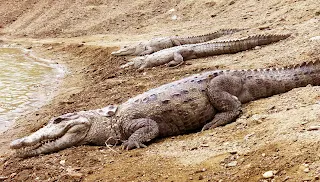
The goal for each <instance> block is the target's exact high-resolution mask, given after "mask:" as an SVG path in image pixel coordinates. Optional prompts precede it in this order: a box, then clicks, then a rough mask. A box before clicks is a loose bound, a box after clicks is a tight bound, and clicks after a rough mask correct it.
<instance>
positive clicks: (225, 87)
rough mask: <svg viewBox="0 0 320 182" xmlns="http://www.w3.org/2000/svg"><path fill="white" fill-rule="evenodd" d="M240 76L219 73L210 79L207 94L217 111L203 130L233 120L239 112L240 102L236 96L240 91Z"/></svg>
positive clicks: (241, 85) (241, 84)
mask: <svg viewBox="0 0 320 182" xmlns="http://www.w3.org/2000/svg"><path fill="white" fill-rule="evenodd" d="M242 87H243V83H242V80H241V78H239V77H235V76H226V75H221V76H218V77H216V78H214V79H212V80H211V81H210V83H209V84H208V88H207V95H208V97H209V99H210V102H211V104H212V105H213V107H214V108H215V109H216V110H217V111H218V113H217V114H216V115H215V116H214V118H213V120H212V121H211V122H209V123H207V124H206V125H205V126H204V127H203V128H202V131H203V130H207V129H212V128H215V127H218V126H222V125H226V124H228V123H231V122H233V121H234V120H235V119H236V118H237V117H238V116H239V114H240V113H241V102H240V101H239V100H238V98H237V97H236V96H238V95H239V94H240V93H241V92H242Z"/></svg>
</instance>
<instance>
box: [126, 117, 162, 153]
mask: <svg viewBox="0 0 320 182" xmlns="http://www.w3.org/2000/svg"><path fill="white" fill-rule="evenodd" d="M123 129H124V131H126V132H125V133H129V134H131V135H130V137H129V138H128V140H127V141H125V142H123V144H122V147H123V149H126V150H130V149H133V148H140V147H146V145H145V144H143V143H145V142H148V141H150V140H152V139H154V138H156V137H157V136H158V135H159V127H158V124H157V123H156V122H155V121H154V120H152V119H147V118H141V119H134V120H132V121H131V122H130V123H129V124H127V125H125V126H124V127H123Z"/></svg>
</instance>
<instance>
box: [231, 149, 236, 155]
mask: <svg viewBox="0 0 320 182" xmlns="http://www.w3.org/2000/svg"><path fill="white" fill-rule="evenodd" d="M229 153H230V154H232V155H234V154H237V153H238V151H236V150H235V151H231V152H229Z"/></svg>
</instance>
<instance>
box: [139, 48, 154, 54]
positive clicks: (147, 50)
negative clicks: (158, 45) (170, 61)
mask: <svg viewBox="0 0 320 182" xmlns="http://www.w3.org/2000/svg"><path fill="white" fill-rule="evenodd" d="M152 53H154V50H153V48H152V47H151V46H146V47H145V50H144V51H143V52H141V53H140V54H138V56H144V55H148V54H152Z"/></svg>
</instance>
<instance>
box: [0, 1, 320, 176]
mask: <svg viewBox="0 0 320 182" xmlns="http://www.w3.org/2000/svg"><path fill="white" fill-rule="evenodd" d="M0 4H1V6H0V12H1V14H2V15H3V16H1V17H0V35H1V36H0V40H2V41H0V42H1V44H10V45H15V46H21V47H25V48H29V49H32V50H33V51H34V52H35V54H36V55H37V56H39V57H43V58H46V59H52V60H53V61H55V62H56V63H57V64H62V65H65V66H66V67H67V68H68V74H67V75H66V77H65V78H64V80H63V81H62V83H61V85H60V86H59V88H58V90H57V91H56V96H55V98H54V99H53V100H52V101H51V102H50V103H49V104H47V105H45V106H44V107H41V108H39V109H38V110H36V111H33V112H31V113H29V114H27V115H24V116H21V118H20V119H19V121H17V122H16V124H15V126H14V127H12V128H11V129H10V130H8V131H6V132H5V133H3V134H1V137H0V144H1V145H0V166H1V168H0V181H317V180H319V176H320V147H319V146H320V131H319V130H310V128H312V127H314V126H319V125H320V123H319V118H320V112H319V110H320V87H319V86H307V87H304V88H297V89H293V90H292V91H289V92H287V93H284V94H280V95H275V96H272V97H270V98H265V99H260V100H257V101H253V102H250V103H248V104H246V105H244V106H243V114H242V115H241V116H240V117H239V118H238V119H237V120H236V122H234V123H232V124H229V125H227V126H224V127H219V128H216V129H213V130H210V131H205V132H198V133H192V134H188V135H182V136H174V137H171V138H165V139H158V140H156V141H155V142H153V143H151V144H150V145H149V146H148V147H147V148H145V149H137V150H132V151H123V150H121V149H120V147H114V148H111V149H110V148H108V147H106V146H80V147H73V148H69V149H66V150H63V151H60V152H57V153H53V154H49V155H42V156H37V157H32V158H28V159H19V158H15V157H14V155H13V151H11V150H10V149H9V147H8V145H9V143H10V141H12V140H13V139H14V138H18V137H22V136H25V135H28V134H30V133H31V132H34V131H36V130H37V129H39V128H40V127H42V126H43V125H44V124H46V122H47V121H48V120H49V119H50V118H51V117H54V116H58V115H61V114H63V113H67V112H74V111H80V110H89V109H96V108H100V107H103V106H106V105H108V104H119V103H122V102H124V101H126V100H127V99H128V98H130V97H132V96H135V95H137V94H139V93H142V92H144V91H146V90H148V89H150V88H154V87H157V86H160V85H162V84H164V83H168V82H170V81H173V80H177V79H179V78H182V77H185V76H187V75H190V74H194V73H200V72H203V71H206V70H215V69H253V68H262V67H281V66H286V65H289V64H298V63H302V62H305V61H315V60H319V59H320V57H319V53H320V48H319V47H320V40H319V37H318V38H317V36H320V8H319V7H320V4H319V2H318V0H306V1H302V0H286V1H281V0H260V1H256V0H233V1H222V0H215V1H208V0H189V1H179V0H172V1H171V0H170V1H166V0H163V1H161V3H160V2H155V1H151V0H138V1H134V2H133V1H129V0H117V1H116V0H109V1H106V0H105V1H103V0H86V1H62V0H56V1H53V0H40V1H34V0H27V1H9V2H8V1H4V0H0ZM220 28H248V30H246V31H242V32H239V33H236V34H234V35H232V36H226V37H223V38H221V39H230V38H238V37H243V36H247V35H253V34H263V33H292V35H291V37H289V38H288V39H286V40H283V41H280V42H278V43H274V44H271V45H267V46H263V47H257V48H255V49H254V50H249V51H244V52H240V53H237V54H230V55H220V56H214V57H208V58H203V59H196V60H189V61H187V62H186V64H184V65H182V66H180V67H178V68H167V67H165V66H160V67H157V68H152V69H146V70H144V72H142V73H140V72H136V71H134V70H123V69H119V66H120V65H121V64H124V63H126V62H127V61H128V60H129V59H130V57H114V56H111V55H110V53H111V52H112V51H114V50H117V49H118V46H120V45H123V44H127V43H133V42H136V41H139V40H146V39H150V38H153V37H159V36H170V35H198V34H205V33H210V32H213V31H215V30H218V29H220ZM267 171H273V173H274V175H273V177H271V178H268V179H264V178H263V176H262V175H263V174H264V173H265V172H267Z"/></svg>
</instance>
